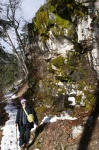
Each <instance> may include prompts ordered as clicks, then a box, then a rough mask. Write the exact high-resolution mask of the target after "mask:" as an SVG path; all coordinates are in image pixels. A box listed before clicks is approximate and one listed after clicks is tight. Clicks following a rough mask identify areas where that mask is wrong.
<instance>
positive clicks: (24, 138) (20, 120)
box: [15, 98, 38, 148]
mask: <svg viewBox="0 0 99 150" xmlns="http://www.w3.org/2000/svg"><path fill="white" fill-rule="evenodd" d="M27 114H33V116H34V121H32V122H29V121H28V118H27ZM15 123H16V127H17V126H18V129H19V132H20V137H19V146H20V147H21V148H24V147H27V146H28V144H29V139H30V131H31V129H32V128H33V127H34V123H35V124H36V127H37V125H38V119H37V115H36V112H35V111H34V109H33V108H32V107H31V106H29V105H28V103H27V101H26V99H24V98H22V99H21V106H20V107H19V109H18V111H17V115H16V122H15Z"/></svg>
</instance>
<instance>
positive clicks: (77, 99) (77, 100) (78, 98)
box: [75, 95, 82, 104]
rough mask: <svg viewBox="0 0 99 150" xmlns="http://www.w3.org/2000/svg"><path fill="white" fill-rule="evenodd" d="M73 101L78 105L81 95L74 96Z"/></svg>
mask: <svg viewBox="0 0 99 150" xmlns="http://www.w3.org/2000/svg"><path fill="white" fill-rule="evenodd" d="M75 99H76V103H77V104H80V102H81V99H82V95H78V96H76V97H75Z"/></svg>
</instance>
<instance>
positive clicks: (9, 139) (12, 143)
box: [0, 92, 77, 150]
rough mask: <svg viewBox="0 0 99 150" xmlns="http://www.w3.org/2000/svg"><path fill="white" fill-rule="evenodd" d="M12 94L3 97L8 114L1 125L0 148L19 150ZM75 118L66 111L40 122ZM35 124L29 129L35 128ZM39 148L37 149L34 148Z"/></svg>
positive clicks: (15, 110)
mask: <svg viewBox="0 0 99 150" xmlns="http://www.w3.org/2000/svg"><path fill="white" fill-rule="evenodd" d="M13 94H14V93H10V92H8V93H7V94H5V95H4V96H5V98H6V101H7V105H6V107H5V110H6V112H7V113H8V115H9V119H8V120H7V121H6V122H5V126H4V127H2V130H3V136H2V140H1V145H0V147H1V150H19V146H18V145H19V131H18V129H17V128H16V126H15V118H16V113H17V108H16V107H15V106H13V100H12V98H13ZM71 101H72V102H73V103H74V99H71ZM65 119H67V120H75V119H77V118H75V117H74V118H72V117H71V116H69V115H68V113H66V112H63V114H61V116H60V117H57V116H54V117H52V118H51V117H49V116H45V117H44V119H43V120H42V121H41V123H40V124H42V123H49V122H50V123H52V122H56V121H57V120H65ZM35 128H36V126H35V127H34V128H33V129H32V130H31V131H33V130H35ZM35 150H39V149H35Z"/></svg>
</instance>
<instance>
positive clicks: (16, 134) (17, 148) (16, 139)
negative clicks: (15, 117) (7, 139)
mask: <svg viewBox="0 0 99 150" xmlns="http://www.w3.org/2000/svg"><path fill="white" fill-rule="evenodd" d="M16 146H17V150H18V138H17V125H16Z"/></svg>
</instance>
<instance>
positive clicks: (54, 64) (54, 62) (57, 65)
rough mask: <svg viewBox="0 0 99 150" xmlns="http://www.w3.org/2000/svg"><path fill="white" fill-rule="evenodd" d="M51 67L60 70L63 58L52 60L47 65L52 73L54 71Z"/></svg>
mask: <svg viewBox="0 0 99 150" xmlns="http://www.w3.org/2000/svg"><path fill="white" fill-rule="evenodd" d="M52 65H53V66H55V67H56V68H61V67H62V66H63V65H64V58H63V57H62V56H59V57H57V58H55V59H53V60H52V61H51V62H50V63H49V66H48V68H49V71H50V72H52V73H54V72H55V71H54V69H53V68H52Z"/></svg>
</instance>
